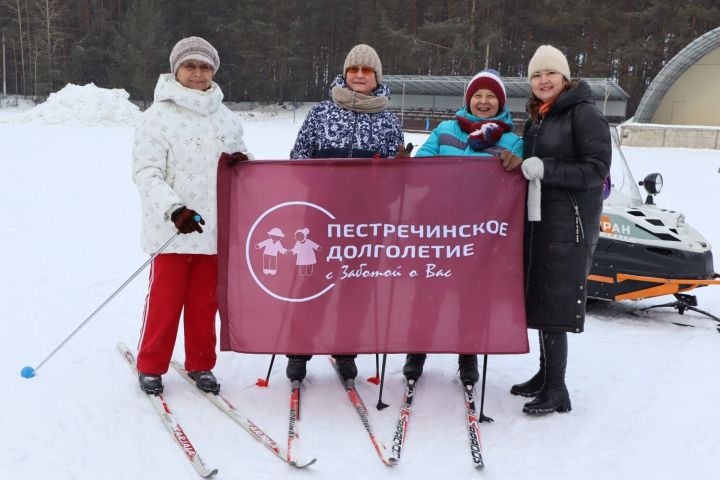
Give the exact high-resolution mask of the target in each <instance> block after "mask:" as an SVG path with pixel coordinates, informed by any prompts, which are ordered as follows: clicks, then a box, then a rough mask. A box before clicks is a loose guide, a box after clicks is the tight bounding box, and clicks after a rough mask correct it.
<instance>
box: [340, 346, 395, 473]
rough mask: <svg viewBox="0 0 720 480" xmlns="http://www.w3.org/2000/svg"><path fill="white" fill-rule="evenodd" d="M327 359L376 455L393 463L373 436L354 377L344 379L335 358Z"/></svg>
mask: <svg viewBox="0 0 720 480" xmlns="http://www.w3.org/2000/svg"><path fill="white" fill-rule="evenodd" d="M328 359H329V360H330V364H331V365H332V366H333V368H334V369H335V373H337V375H338V378H339V379H340V383H341V384H342V386H343V387H344V388H345V391H346V392H347V394H348V398H350V402H351V403H352V405H353V407H355V411H356V412H357V414H358V416H359V417H360V421H362V424H363V426H364V427H365V430H367V433H368V435H369V436H370V441H371V442H372V444H373V447H375V451H376V452H377V454H378V456H379V457H380V460H381V461H382V462H383V463H384V464H385V465H387V466H393V465H395V462H391V461H390V459H389V458H388V456H387V450H386V448H385V445H383V444H382V442H380V441H378V439H377V438H376V437H375V433H374V432H373V430H372V426H371V425H370V418H369V417H368V410H367V408H366V407H365V403H363V401H362V398H360V394H359V393H358V391H357V389H356V388H355V379H348V380H345V379H344V378H343V377H342V376H341V375H340V370H338V367H337V364H336V362H335V359H334V358H332V357H328Z"/></svg>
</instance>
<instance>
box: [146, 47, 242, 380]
mask: <svg viewBox="0 0 720 480" xmlns="http://www.w3.org/2000/svg"><path fill="white" fill-rule="evenodd" d="M219 66H220V59H219V57H218V54H217V51H216V50H215V48H213V46H212V45H211V44H210V43H208V42H207V41H206V40H204V39H202V38H199V37H188V38H184V39H183V40H180V41H179V42H178V43H177V44H176V45H175V47H174V48H173V49H172V52H171V54H170V68H171V71H172V73H170V74H163V75H160V78H159V80H158V83H157V86H156V87H155V100H154V103H153V105H152V106H151V107H150V108H149V109H148V110H147V111H146V112H144V114H143V121H142V124H141V125H140V126H139V127H138V128H137V130H136V132H135V144H134V149H133V181H134V182H135V185H137V188H138V190H139V192H140V197H141V202H142V213H143V218H142V245H143V250H144V251H145V252H146V253H148V254H153V253H154V252H156V251H157V250H158V248H160V247H161V246H162V245H163V244H164V243H165V242H166V241H167V240H168V239H169V238H170V237H172V236H173V235H174V234H176V233H178V231H179V232H180V233H182V234H183V235H179V236H178V237H177V238H176V239H175V241H174V242H173V243H172V244H171V245H170V246H169V247H167V249H166V250H165V251H164V252H163V253H162V254H161V255H158V256H157V257H156V258H155V260H153V262H152V265H151V269H150V287H149V291H148V295H147V299H146V303H145V312H144V318H143V326H142V331H141V335H140V341H139V346H138V360H137V368H138V372H139V381H140V388H142V389H143V390H144V391H145V392H146V393H150V394H159V393H161V392H162V390H163V384H162V377H161V375H163V374H165V373H166V372H167V370H168V366H169V364H170V359H171V357H172V351H173V347H174V345H175V338H176V336H177V330H178V326H179V323H180V313H181V312H183V320H184V321H183V324H184V332H185V368H186V369H187V371H188V372H189V373H190V376H191V377H192V378H193V379H194V380H195V382H196V385H197V387H198V388H199V389H201V390H203V391H207V392H215V393H217V392H218V391H219V389H220V386H219V384H218V382H217V380H216V379H215V376H214V375H213V374H212V372H211V370H212V368H213V367H214V366H215V360H216V353H215V346H216V334H215V316H216V313H217V192H216V176H217V163H218V158H219V157H220V155H221V154H222V153H223V152H234V153H233V154H232V155H230V156H229V157H228V158H229V161H230V162H231V163H237V162H238V161H243V160H247V159H248V157H249V156H250V157H251V155H250V154H248V153H247V148H246V147H245V144H244V143H243V129H242V125H241V122H240V119H239V117H238V116H237V115H234V114H232V113H231V112H230V110H229V109H228V108H227V107H225V106H224V105H223V104H222V100H223V93H222V91H221V90H220V87H219V86H218V85H217V84H216V83H215V82H213V80H212V79H213V76H214V75H215V73H216V72H217V69H218V67H219ZM198 218H199V220H197V219H198Z"/></svg>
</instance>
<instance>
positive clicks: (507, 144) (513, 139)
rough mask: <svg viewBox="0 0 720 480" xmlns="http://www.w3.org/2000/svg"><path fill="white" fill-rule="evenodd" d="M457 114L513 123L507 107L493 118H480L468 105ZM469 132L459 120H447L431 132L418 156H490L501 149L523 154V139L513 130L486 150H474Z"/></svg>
mask: <svg viewBox="0 0 720 480" xmlns="http://www.w3.org/2000/svg"><path fill="white" fill-rule="evenodd" d="M456 115H461V116H463V117H465V118H467V119H468V120H470V121H472V122H479V121H482V120H499V121H501V122H505V123H507V124H508V125H512V124H513V123H512V117H511V116H510V112H509V111H508V109H507V107H506V108H504V109H503V111H502V112H501V113H500V115H498V116H496V117H493V118H480V117H476V116H475V115H472V114H471V113H470V112H468V111H467V107H463V108H462V109H461V110H458V112H457V114H456ZM468 136H469V135H468V134H467V133H465V132H463V131H462V129H461V128H460V124H459V123H458V121H457V120H445V121H444V122H441V123H440V125H438V126H437V127H435V129H434V130H433V131H432V133H431V134H430V137H429V138H428V139H427V140H426V141H425V143H424V144H423V146H422V148H420V150H418V152H417V154H416V155H415V156H416V157H431V156H436V155H443V156H445V155H447V156H465V155H475V156H481V157H482V156H490V155H498V153H499V151H500V150H501V149H505V150H510V151H511V152H512V153H514V154H515V155H517V156H518V157H521V158H522V156H523V140H522V138H520V137H519V136H517V135H515V134H514V133H512V132H507V133H504V134H503V136H502V137H500V140H498V142H497V143H496V144H495V145H494V146H493V147H490V148H488V149H486V150H474V149H473V148H472V147H471V146H470V145H468V143H467V139H468Z"/></svg>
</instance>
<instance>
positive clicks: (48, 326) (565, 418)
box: [0, 111, 720, 480]
mask: <svg viewBox="0 0 720 480" xmlns="http://www.w3.org/2000/svg"><path fill="white" fill-rule="evenodd" d="M16 115H19V114H18V113H17V112H14V111H0V146H1V147H0V165H1V166H2V175H0V205H1V206H2V209H3V211H4V212H5V213H4V215H5V217H4V218H5V221H4V222H3V229H2V237H3V243H2V248H1V249H0V306H1V308H2V322H3V323H2V325H3V328H2V331H3V336H2V338H3V348H2V349H0V365H1V366H2V367H1V369H0V383H1V384H2V385H4V386H5V394H3V395H2V396H1V397H0V432H1V435H0V479H3V480H4V479H23V480H44V479H48V478H54V479H58V480H65V479H78V480H90V479H93V480H94V479H134V480H135V479H138V480H144V479H154V480H159V479H173V480H175V479H195V478H197V475H196V474H195V472H194V471H193V470H192V468H191V466H190V465H189V463H188V462H187V461H186V460H185V459H184V458H183V456H182V454H181V453H180V451H179V450H178V448H177V447H176V446H175V445H174V444H173V442H172V440H171V438H170V437H169V436H168V433H167V432H166V431H165V430H164V428H163V427H162V425H161V423H160V422H159V420H158V418H157V416H156V414H155V413H154V412H153V411H152V410H151V406H150V404H149V403H148V402H147V401H146V400H145V398H143V397H144V395H143V394H142V393H140V391H139V389H138V388H137V385H136V379H135V378H134V377H133V376H132V375H131V374H130V370H129V369H128V367H127V365H126V364H125V362H124V360H123V359H122V358H121V357H120V355H119V354H118V353H117V352H116V349H115V344H116V342H117V341H124V342H125V343H127V344H128V345H130V346H134V345H135V343H136V342H137V338H138V333H139V327H140V318H141V313H142V307H143V301H144V297H145V293H146V286H147V280H146V279H147V276H146V274H145V273H143V274H142V275H141V277H140V279H138V280H136V281H135V282H134V283H132V284H131V285H130V286H129V287H128V288H127V289H126V290H125V291H123V292H122V293H121V294H120V295H119V296H118V297H117V298H116V299H115V300H114V301H113V302H112V303H111V304H110V305H109V306H108V307H107V308H106V309H105V310H104V311H103V312H102V313H101V314H100V315H99V316H98V317H96V318H95V319H94V320H93V321H92V322H91V323H90V324H88V326H87V327H86V328H85V329H84V330H82V331H81V332H80V333H79V334H78V335H77V336H76V337H75V338H73V339H72V340H71V341H70V343H68V344H67V346H66V347H65V348H64V349H63V350H61V351H60V352H59V353H58V354H57V355H56V356H55V357H54V358H53V359H52V360H51V361H50V362H49V363H47V364H46V365H45V366H44V367H43V368H42V369H41V370H40V372H39V373H38V376H37V377H36V378H34V379H31V380H24V379H22V378H21V377H20V375H19V372H20V369H21V367H23V366H24V365H33V366H36V365H37V363H38V362H39V361H40V360H41V359H42V358H43V357H44V356H45V355H46V354H47V353H48V352H49V351H50V350H52V349H53V348H54V347H55V346H56V345H57V344H58V343H59V342H60V341H61V340H62V339H63V338H65V337H66V336H67V335H68V334H69V333H70V332H72V330H73V329H74V328H75V327H76V326H77V325H79V324H80V323H81V322H82V320H83V319H85V317H86V316H87V315H88V314H90V313H91V312H92V311H93V310H94V309H95V308H96V306H97V305H99V304H100V303H101V302H102V301H103V300H104V299H105V298H106V297H107V296H108V295H109V294H110V293H111V292H112V291H113V290H115V288H117V287H118V286H119V285H120V284H122V282H123V281H124V280H125V279H126V278H127V277H128V276H129V275H130V274H131V273H132V272H133V271H134V270H135V269H136V268H137V267H138V266H140V265H141V264H142V263H143V262H144V261H145V259H146V257H145V256H144V255H143V254H142V253H141V251H140V247H139V229H140V222H139V220H140V219H139V217H140V215H139V202H138V195H137V192H136V191H135V188H134V186H133V184H132V183H131V181H130V178H129V177H130V160H129V157H130V150H131V138H132V128H131V127H128V126H122V125H120V126H109V127H69V126H67V125H43V124H40V123H38V122H31V123H23V124H20V123H16V122H13V117H14V116H16ZM242 115H243V118H245V119H246V123H245V127H246V141H247V143H248V145H249V147H250V149H251V150H252V151H253V152H254V153H255V155H256V156H257V158H286V156H287V154H288V152H289V150H290V148H291V146H292V143H293V140H294V137H295V133H296V132H297V129H298V128H299V126H300V123H301V121H302V115H301V114H298V115H297V117H296V119H295V121H294V122H293V113H292V112H287V111H280V112H277V113H273V112H263V113H260V114H257V113H254V114H253V113H243V114H242ZM3 122H4V123H3ZM410 140H412V141H413V143H415V144H420V143H422V140H423V136H421V135H411V136H410ZM626 154H627V156H628V158H629V161H630V164H631V168H632V169H633V171H634V173H635V175H636V177H639V178H642V177H643V176H644V175H645V174H646V173H649V172H650V171H660V172H661V173H662V174H663V175H664V177H665V181H666V185H665V189H664V190H663V192H662V193H661V194H660V196H658V197H657V202H658V203H659V204H660V205H661V206H666V207H669V208H672V209H676V210H680V211H683V212H685V214H686V217H687V221H688V222H689V223H690V224H692V225H693V226H694V227H696V228H697V229H698V230H699V231H701V232H702V233H703V234H704V235H705V236H706V237H707V239H708V240H709V241H710V242H711V243H712V244H713V245H716V246H717V245H720V226H719V225H718V223H717V218H718V217H717V200H716V199H715V198H714V197H715V195H716V194H717V193H716V192H718V185H719V184H720V174H718V169H719V168H720V152H717V151H710V150H669V149H644V148H628V149H627V150H626ZM716 256H717V251H716ZM717 264H718V263H717V260H716V270H718V268H717ZM697 295H698V298H699V301H700V306H701V308H704V309H706V310H709V311H711V312H714V313H715V314H718V313H720V287H709V288H705V289H700V290H697ZM661 300H664V299H656V301H652V302H644V303H642V304H634V303H622V304H611V303H600V304H596V305H593V306H591V307H590V315H589V318H588V320H587V324H586V327H587V331H586V333H585V334H582V335H574V336H571V339H570V360H569V369H568V378H567V381H568V386H569V389H570V394H571V397H572V400H573V407H574V409H573V411H572V412H571V413H569V414H565V415H560V414H553V415H549V416H546V417H542V418H532V417H528V416H526V415H524V414H523V413H521V409H522V404H523V403H524V401H525V399H522V398H518V397H514V396H512V395H510V394H509V393H508V390H509V387H510V385H511V384H512V383H515V382H518V381H522V380H526V379H527V378H528V377H529V376H530V375H532V374H533V373H534V371H535V369H536V364H537V351H536V338H535V335H534V332H533V333H531V334H530V335H531V348H532V352H531V353H530V354H529V355H515V356H504V357H500V356H495V357H491V358H490V363H489V377H488V386H487V399H486V405H485V412H486V413H487V414H488V415H490V416H492V417H493V418H494V419H495V423H492V424H483V425H481V429H482V441H483V446H484V456H485V459H486V464H487V467H486V469H485V470H484V471H483V472H481V473H477V472H475V471H473V469H472V467H471V463H470V456H469V451H468V450H469V449H468V446H467V434H466V432H465V426H464V420H465V419H464V413H463V403H462V393H461V390H460V386H459V383H458V381H457V379H456V375H455V370H456V359H455V358H453V357H452V356H439V355H436V356H432V357H430V359H429V360H428V363H427V369H426V374H425V375H424V376H423V378H422V381H421V382H420V384H419V388H418V391H417V396H416V399H415V404H414V405H415V406H414V413H413V418H412V424H411V426H410V431H409V436H408V440H407V444H406V447H405V450H404V454H403V458H402V461H401V462H400V464H399V465H398V466H397V467H395V468H393V469H388V468H387V467H384V466H383V465H381V464H380V462H379V461H378V459H377V456H376V454H375V453H374V451H373V450H372V448H371V446H370V443H369V441H368V438H367V435H366V433H365V432H364V429H363V427H362V425H361V424H360V421H359V420H358V418H357V416H356V414H355V412H354V411H353V410H352V408H351V406H350V404H349V402H348V401H347V399H346V398H345V394H344V392H343V390H342V389H341V388H340V386H339V383H338V381H337V379H336V377H335V375H334V373H333V372H332V370H331V367H330V365H329V364H328V362H327V360H326V359H325V358H324V357H316V358H314V359H313V360H312V362H311V363H310V364H309V376H308V379H307V381H306V382H305V383H306V385H305V390H304V396H303V404H302V406H303V418H302V420H303V421H302V423H301V425H300V431H301V435H302V437H301V446H302V449H303V451H304V452H307V455H312V456H316V457H317V458H318V461H317V463H316V464H315V465H313V466H312V467H310V468H308V469H307V470H305V471H296V470H294V469H292V468H291V467H289V466H287V465H285V464H283V463H282V462H280V461H278V460H277V459H275V458H273V456H272V455H270V454H269V453H268V452H266V451H265V450H264V449H263V448H262V447H261V446H260V445H259V444H258V443H257V442H256V441H255V440H253V439H252V438H251V437H250V436H249V435H248V434H247V433H245V432H244V431H242V430H241V429H240V428H239V427H237V426H236V425H234V424H233V423H232V422H231V421H230V420H229V419H227V418H226V417H224V416H223V415H222V414H221V413H220V412H219V411H217V410H216V409H215V408H214V407H212V406H211V405H210V404H209V403H207V402H206V401H205V400H203V399H201V398H200V397H199V396H198V395H197V394H196V393H195V392H194V391H193V390H192V389H191V387H190V386H189V385H187V384H186V383H185V381H184V380H182V379H181V378H180V377H179V376H178V375H176V374H174V373H172V372H171V373H169V374H168V375H167V376H166V380H165V383H166V392H167V398H168V400H169V401H170V402H171V403H172V405H173V406H174V407H175V410H176V413H177V414H178V416H179V417H180V419H181V422H182V423H183V426H184V427H185V431H186V432H187V433H188V435H189V436H190V437H191V439H192V441H193V443H194V445H195V447H196V448H197V449H198V450H199V452H200V453H201V455H202V456H203V458H204V460H205V461H206V463H207V464H209V465H210V466H213V467H217V468H219V470H220V473H219V474H218V475H217V477H216V478H219V479H235V478H252V479H263V478H268V479H270V478H273V479H274V478H307V479H309V478H312V479H335V478H340V477H342V478H358V479H361V478H413V479H415V480H421V479H436V478H472V477H473V476H475V475H481V476H482V477H485V478H491V479H508V478H513V479H533V480H540V479H575V478H582V479H606V478H612V479H637V478H643V479H644V478H648V479H650V478H652V479H675V478H678V477H682V478H685V479H708V478H717V475H718V474H717V457H718V454H719V453H720V415H719V414H718V411H717V399H718V398H720V382H718V380H717V378H718V375H717V372H718V365H720V334H718V333H717V331H716V330H715V326H714V323H713V322H711V321H709V320H705V319H704V318H703V317H701V316H698V315H696V314H694V313H690V314H686V315H685V316H683V317H680V316H678V315H677V314H676V313H673V312H672V311H671V310H666V311H661V310H652V311H650V312H648V313H640V312H639V311H638V308H639V307H641V306H642V305H648V304H653V303H658V301H661ZM674 321H677V322H683V323H687V324H690V325H693V326H694V328H690V327H682V326H678V325H675V324H673V322H674ZM178 345H179V346H180V345H182V340H181V339H180V340H178ZM177 350H178V351H177V353H176V355H177V358H178V359H182V348H178V349H177ZM268 361H269V357H268V356H264V355H257V356H251V355H240V354H234V353H220V355H219V360H218V365H217V369H216V374H217V376H218V377H219V378H220V380H221V381H222V385H223V393H224V395H225V396H226V397H227V398H229V399H231V400H232V401H233V402H234V403H235V405H236V406H237V407H238V408H239V409H241V410H242V411H244V412H245V413H246V414H247V415H249V416H250V417H252V418H253V420H255V421H256V422H257V423H258V424H259V425H261V426H262V427H263V428H264V429H265V430H266V431H267V432H268V433H269V434H270V435H271V436H273V437H274V438H275V439H276V440H278V441H279V442H284V441H285V438H286V437H285V435H286V431H287V407H288V395H289V385H288V382H287V381H286V379H285V377H284V367H285V361H284V359H281V360H280V361H279V362H278V364H276V368H275V370H274V372H273V374H272V376H271V381H270V387H269V388H267V389H260V388H258V387H255V386H254V382H255V380H256V379H257V378H258V377H260V376H264V374H265V371H266V369H267V365H268ZM402 362H403V358H402V357H401V356H390V357H389V368H388V377H387V383H386V387H385V388H386V390H385V395H384V400H385V401H386V402H387V403H390V404H391V407H390V408H388V409H386V410H384V411H382V412H378V411H377V410H375V409H374V408H371V411H370V415H371V420H372V421H373V423H374V426H375V429H376V430H377V433H378V434H379V436H380V437H381V438H382V439H383V440H384V441H385V442H386V444H389V443H390V439H391V437H392V433H393V432H392V431H393V427H394V423H395V420H396V417H397V414H398V407H399V397H400V395H401V390H402V375H401V374H400V370H401V367H402ZM358 364H359V369H360V372H361V373H360V375H361V376H362V377H368V376H371V375H372V374H373V373H374V358H373V357H371V356H361V357H360V358H359V361H358ZM360 392H361V394H363V395H364V398H365V400H366V403H367V404H368V406H371V405H373V404H374V403H375V402H376V393H377V387H375V386H374V385H371V384H369V383H366V382H361V385H360Z"/></svg>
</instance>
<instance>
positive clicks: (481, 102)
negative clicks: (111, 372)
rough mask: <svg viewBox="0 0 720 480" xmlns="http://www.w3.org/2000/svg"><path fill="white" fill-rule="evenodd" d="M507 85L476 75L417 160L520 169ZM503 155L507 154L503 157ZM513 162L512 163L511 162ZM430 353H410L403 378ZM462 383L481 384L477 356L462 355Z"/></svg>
mask: <svg viewBox="0 0 720 480" xmlns="http://www.w3.org/2000/svg"><path fill="white" fill-rule="evenodd" d="M505 98H506V95H505V85H504V84H503V81H502V78H500V74H499V73H498V72H496V71H495V70H483V71H482V72H480V73H478V74H477V75H475V76H474V77H473V78H472V80H470V82H469V83H468V86H467V88H466V89H465V105H464V106H463V108H461V109H460V110H459V111H458V112H457V116H456V118H455V120H445V121H444V122H442V123H440V125H438V126H437V127H436V128H435V130H433V131H432V133H431V134H430V137H429V138H428V139H427V140H426V141H425V143H424V144H423V146H422V148H420V150H419V151H418V152H417V155H416V157H430V156H442V155H446V156H465V155H472V156H498V157H500V156H502V157H503V158H504V157H505V156H506V155H508V152H509V153H512V154H513V155H512V156H509V157H510V159H512V158H516V159H517V160H516V162H515V164H514V165H507V166H505V168H506V169H507V170H510V169H512V168H516V167H517V166H518V165H519V162H520V161H521V157H522V154H523V140H522V138H520V137H519V136H517V135H515V134H514V133H512V129H513V123H512V118H511V117H510V112H509V111H508V109H507V107H506V106H505ZM503 152H505V154H504V155H503ZM508 162H509V161H508ZM425 358H426V354H424V353H411V354H408V356H407V358H406V360H405V366H404V367H403V375H405V378H407V379H408V381H417V379H418V378H419V377H420V375H422V371H423V366H424V365H425ZM458 366H459V371H460V380H461V381H462V383H463V384H465V385H468V384H470V385H472V384H475V383H477V381H478V378H479V376H480V375H479V372H478V363H477V355H462V354H461V355H459V356H458Z"/></svg>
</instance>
